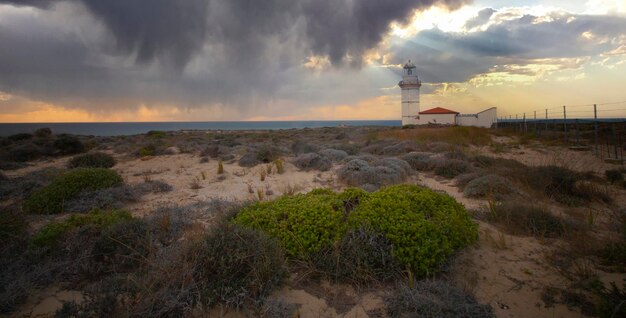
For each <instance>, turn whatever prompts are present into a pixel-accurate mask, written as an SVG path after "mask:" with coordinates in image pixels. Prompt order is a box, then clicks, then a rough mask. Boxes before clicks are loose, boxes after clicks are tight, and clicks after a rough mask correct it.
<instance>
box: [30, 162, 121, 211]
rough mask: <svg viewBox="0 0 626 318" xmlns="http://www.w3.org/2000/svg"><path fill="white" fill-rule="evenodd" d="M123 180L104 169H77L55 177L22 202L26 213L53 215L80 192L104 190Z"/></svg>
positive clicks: (114, 173)
mask: <svg viewBox="0 0 626 318" xmlns="http://www.w3.org/2000/svg"><path fill="white" fill-rule="evenodd" d="M122 182H123V180H122V177H120V175H119V174H117V172H115V171H113V170H108V169H104V168H78V169H74V170H72V171H69V172H67V173H64V174H62V175H60V176H58V177H56V178H55V179H54V180H53V181H52V183H50V184H49V185H47V186H45V187H43V188H41V189H39V190H37V191H35V192H34V193H33V194H32V195H31V197H30V198H28V199H27V200H26V201H25V202H24V206H23V208H24V211H25V212H27V213H42V214H54V213H60V212H62V211H63V207H64V203H65V202H66V201H67V200H69V199H72V198H74V197H76V196H77V195H78V194H79V193H80V192H81V191H94V190H98V189H106V188H110V187H113V186H116V185H119V184H122Z"/></svg>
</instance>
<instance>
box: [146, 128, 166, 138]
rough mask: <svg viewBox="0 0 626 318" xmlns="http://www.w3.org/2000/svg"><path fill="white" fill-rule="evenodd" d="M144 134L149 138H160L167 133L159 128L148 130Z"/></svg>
mask: <svg viewBox="0 0 626 318" xmlns="http://www.w3.org/2000/svg"><path fill="white" fill-rule="evenodd" d="M146 136H148V137H150V138H156V139H161V138H165V137H167V134H166V133H165V132H164V131H160V130H150V131H148V132H147V133H146Z"/></svg>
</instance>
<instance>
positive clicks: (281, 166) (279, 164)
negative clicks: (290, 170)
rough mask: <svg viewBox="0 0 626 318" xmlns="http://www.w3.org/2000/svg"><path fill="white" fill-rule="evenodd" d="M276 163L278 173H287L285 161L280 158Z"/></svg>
mask: <svg viewBox="0 0 626 318" xmlns="http://www.w3.org/2000/svg"><path fill="white" fill-rule="evenodd" d="M274 165H275V166H276V172H277V173H278V174H283V173H285V167H284V164H283V161H282V160H281V159H280V158H278V159H276V160H274Z"/></svg>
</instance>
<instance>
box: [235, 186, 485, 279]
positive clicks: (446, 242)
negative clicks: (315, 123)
mask: <svg viewBox="0 0 626 318" xmlns="http://www.w3.org/2000/svg"><path fill="white" fill-rule="evenodd" d="M234 222H235V223H237V224H241V225H245V226H250V227H253V228H256V229H260V230H262V231H264V232H266V233H267V234H269V235H270V236H272V237H276V238H277V239H278V240H279V242H280V243H281V245H282V246H283V247H284V248H285V249H286V251H287V253H288V255H290V256H294V257H298V258H304V259H311V258H315V257H316V253H318V252H320V250H324V249H330V248H337V247H341V246H342V244H343V245H345V246H344V247H345V249H344V250H346V251H349V250H353V247H354V246H351V245H354V244H352V243H355V244H356V245H358V244H357V243H358V242H356V241H355V242H350V244H348V243H346V242H344V243H346V244H347V245H346V244H344V243H341V240H342V239H343V240H345V239H349V237H346V232H348V230H350V231H349V232H352V231H353V230H358V229H360V228H366V229H369V231H371V232H372V233H378V234H380V235H382V236H384V239H385V240H388V241H389V242H391V244H392V245H393V248H392V255H393V257H394V258H395V259H396V260H397V261H399V262H400V263H401V264H403V265H404V266H405V267H408V268H410V269H412V270H413V271H414V273H415V274H417V275H420V276H423V275H428V274H431V273H434V272H435V271H436V270H437V267H438V266H439V265H441V264H442V263H443V262H444V261H445V260H446V258H447V257H448V256H450V255H451V254H452V253H453V252H454V251H456V250H457V249H460V248H462V247H464V246H466V245H468V244H469V243H471V242H473V241H474V240H475V239H476V238H477V235H478V233H477V229H476V225H475V224H474V223H472V221H471V219H470V217H469V215H468V214H467V212H466V211H465V208H464V207H463V206H462V205H461V204H459V203H457V202H456V201H455V200H454V199H453V198H451V197H449V196H447V195H444V194H439V193H436V192H433V191H431V190H428V189H425V188H421V187H418V186H413V185H398V186H390V187H387V188H383V189H381V190H380V191H377V192H374V193H371V194H368V193H366V192H365V191H362V190H356V189H348V190H346V191H345V192H343V193H341V194H336V193H333V192H332V191H330V190H327V189H317V190H314V191H311V192H309V193H308V194H299V195H295V196H291V197H281V198H279V199H277V200H275V201H271V202H261V203H256V204H254V205H252V206H249V207H248V208H246V209H244V210H243V211H241V212H240V213H239V214H238V215H237V216H236V217H235V219H234ZM374 237H375V235H374ZM352 241H354V240H352ZM366 254H367V253H366ZM365 256H366V258H367V257H369V256H371V253H369V256H368V255H365ZM364 262H365V263H364V264H366V263H367V262H366V261H364ZM367 264H369V263H367ZM368 266H369V265H368ZM364 268H365V269H367V266H365V267H364ZM367 270H369V269H367Z"/></svg>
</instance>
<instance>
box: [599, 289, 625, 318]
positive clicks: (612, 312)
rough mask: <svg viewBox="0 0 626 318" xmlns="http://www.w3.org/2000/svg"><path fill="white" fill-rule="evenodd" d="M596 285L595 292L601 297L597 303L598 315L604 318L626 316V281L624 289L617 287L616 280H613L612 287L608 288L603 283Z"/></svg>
mask: <svg viewBox="0 0 626 318" xmlns="http://www.w3.org/2000/svg"><path fill="white" fill-rule="evenodd" d="M598 285H599V286H597V287H595V294H596V295H597V296H598V298H599V303H598V305H597V313H598V316H600V317H602V318H605V317H606V318H613V317H625V316H626V283H624V285H623V287H622V289H620V288H619V287H617V284H615V282H611V287H610V288H606V287H605V286H604V284H603V283H599V284H598Z"/></svg>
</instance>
